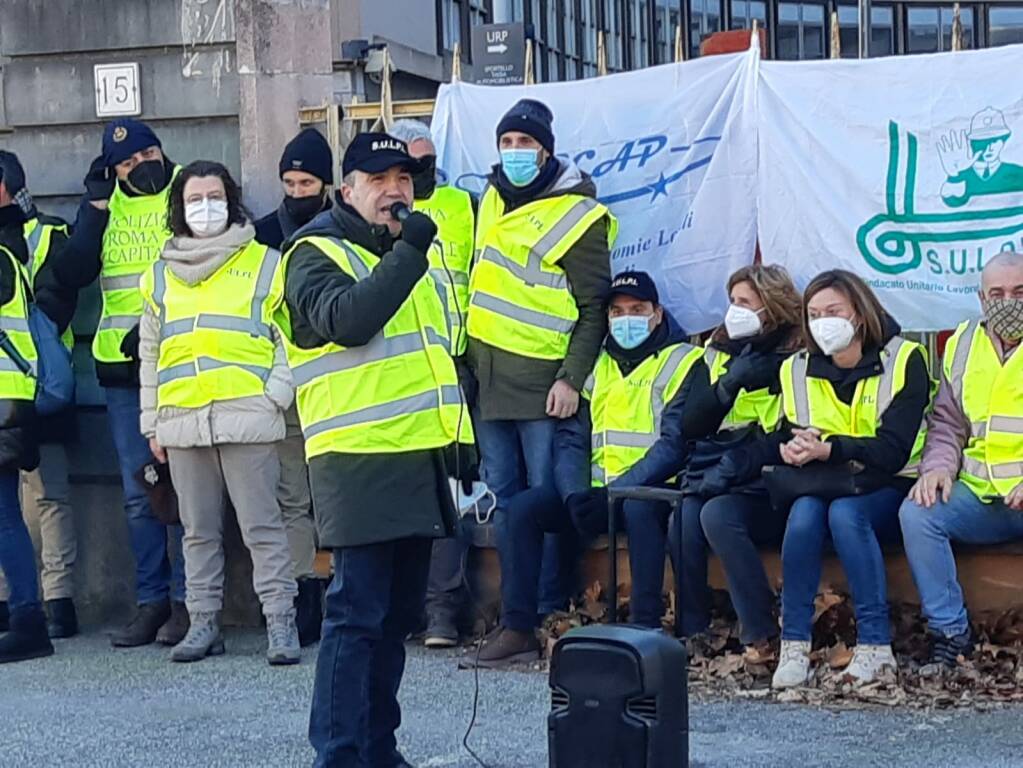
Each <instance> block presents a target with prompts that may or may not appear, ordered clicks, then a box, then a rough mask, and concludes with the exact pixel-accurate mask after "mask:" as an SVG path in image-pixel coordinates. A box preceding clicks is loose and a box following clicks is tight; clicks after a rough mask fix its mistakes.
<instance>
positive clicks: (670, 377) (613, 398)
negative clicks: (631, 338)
mask: <svg viewBox="0 0 1023 768" xmlns="http://www.w3.org/2000/svg"><path fill="white" fill-rule="evenodd" d="M702 357H703V348H702V347H694V346H693V345H691V344H686V343H684V342H683V343H679V344H672V345H671V346H668V347H665V348H664V349H662V350H660V351H659V352H658V353H657V354H654V355H650V356H649V357H647V358H646V359H645V360H644V361H643V362H641V363H640V364H639V365H637V366H636V367H635V368H633V369H632V371H630V372H629V375H628V376H623V375H622V372H621V369H619V367H618V363H616V362H615V360H614V358H612V357H611V355H609V354H608V353H607V350H602V351H601V353H600V356H599V357H598V358H597V364H596V366H594V369H593V373H592V374H591V375H590V377H589V378H588V379H587V381H586V384H585V385H584V387H583V396H584V397H586V398H588V399H589V401H590V419H591V421H592V423H593V429H592V432H591V435H590V461H591V470H592V477H591V480H592V483H593V486H594V487H600V486H604V485H607V484H608V483H610V482H611V481H612V480H614V479H615V478H617V477H619V476H621V475H623V474H625V473H626V472H627V471H628V470H629V469H630V468H631V467H632V466H633V465H634V464H635V463H636V462H638V461H639V460H640V459H642V458H643V456H645V455H646V452H647V451H648V450H650V447H651V446H652V445H653V444H654V443H655V442H656V441H657V438H658V437H659V436H660V433H661V415H662V413H663V412H664V408H665V407H666V406H667V405H668V403H669V402H671V399H672V398H673V397H674V396H675V394H676V393H677V392H678V390H679V387H681V386H682V382H683V381H685V378H686V376H687V375H688V374H689V371H690V369H692V367H693V366H694V365H695V364H696V363H697V362H699V360H700V358H702Z"/></svg>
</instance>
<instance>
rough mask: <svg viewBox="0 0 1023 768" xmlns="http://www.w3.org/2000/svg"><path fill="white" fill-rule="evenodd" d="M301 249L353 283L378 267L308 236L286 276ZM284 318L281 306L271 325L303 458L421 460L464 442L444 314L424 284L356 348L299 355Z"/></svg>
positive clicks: (466, 424) (464, 420) (356, 251)
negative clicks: (278, 340)
mask: <svg viewBox="0 0 1023 768" xmlns="http://www.w3.org/2000/svg"><path fill="white" fill-rule="evenodd" d="M303 244H308V245H312V246H315V247H316V248H317V249H319V250H320V251H321V252H322V253H323V254H324V255H325V256H327V257H329V258H330V259H331V260H332V261H333V262H334V263H335V264H337V266H338V267H339V268H340V269H341V270H342V271H343V272H345V273H346V274H347V275H349V276H351V277H353V278H354V279H355V280H357V281H358V280H364V279H366V278H367V277H369V275H370V274H371V273H372V270H373V269H374V268H375V267H376V265H377V264H378V263H379V261H380V260H379V258H378V257H377V256H375V255H374V254H373V253H371V252H369V251H367V250H365V249H363V248H361V247H359V246H356V245H354V244H351V243H349V242H346V241H340V242H339V241H337V240H333V239H330V238H325V237H316V236H314V237H305V238H302V239H300V240H299V241H298V242H296V243H295V245H294V246H293V247H292V249H290V250H289V252H288V253H287V254H286V255H285V257H284V259H285V267H284V269H285V271H286V263H287V260H288V259H289V258H290V257H291V254H292V253H294V251H295V248H298V247H299V246H300V245H303ZM289 312H290V310H289V309H288V306H287V304H286V303H285V302H283V301H281V302H280V304H279V306H278V315H279V317H280V320H281V322H280V325H281V327H282V328H283V329H284V330H285V337H286V343H285V348H286V349H287V352H288V364H289V366H290V367H291V370H292V375H293V376H294V379H295V386H296V389H297V395H296V399H297V402H298V412H299V418H300V420H301V423H302V431H303V434H304V436H305V444H306V456H307V457H308V458H310V459H311V458H313V457H315V456H319V455H322V454H325V453H358V454H370V453H398V452H407V451H414V450H426V449H431V448H440V447H443V446H446V445H449V444H451V443H452V442H455V440H456V439H461V438H462V437H464V438H465V439H466V440H471V439H472V428H471V423H470V420H469V416H468V413H467V412H466V410H465V409H464V405H463V401H462V397H461V392H460V390H459V388H458V375H457V373H456V372H455V366H454V363H453V361H452V360H451V356H450V355H449V354H448V351H447V345H448V339H447V335H446V329H447V317H446V312H445V308H444V305H442V304H441V300H440V299H439V297H438V294H437V291H436V289H435V286H434V283H433V278H432V277H430V275H428V274H427V275H425V276H424V277H423V278H422V279H421V280H420V281H419V282H417V283H416V285H415V287H414V288H413V289H412V292H411V294H410V296H409V298H408V299H407V300H406V301H405V302H403V303H402V305H401V306H400V307H399V308H398V311H397V312H395V314H394V315H393V316H392V317H391V319H390V320H388V321H387V323H386V324H385V326H384V328H383V330H382V331H381V332H380V333H378V334H377V335H376V336H374V337H373V339H371V340H370V342H369V343H368V344H365V345H362V346H358V347H343V346H341V345H338V344H333V343H327V344H323V345H321V346H319V347H315V348H312V349H302V348H300V347H298V346H296V345H295V344H294V342H293V339H292V338H291V330H290V329H291V322H290V317H289ZM459 427H461V429H462V432H463V434H462V435H459Z"/></svg>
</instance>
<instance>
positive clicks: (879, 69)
mask: <svg viewBox="0 0 1023 768" xmlns="http://www.w3.org/2000/svg"><path fill="white" fill-rule="evenodd" d="M1021 64H1023V47H1021V46H1012V47H1006V48H995V49H991V50H984V51H970V52H961V53H947V54H936V55H931V56H905V57H902V56H900V57H898V58H886V59H874V60H869V61H820V62H800V63H784V62H769V61H765V62H763V63H762V64H761V65H760V84H759V88H758V94H757V99H758V107H759V117H758V120H757V124H758V127H759V141H760V162H759V192H758V209H759V232H760V248H761V252H762V254H763V259H764V261H765V262H768V263H770V262H779V263H782V264H786V265H787V266H788V267H789V269H790V270H791V271H792V273H793V276H794V277H796V278H797V280H798V281H799V282H800V284H805V283H806V281H808V280H809V279H810V278H812V277H813V276H814V275H815V274H817V273H818V272H820V271H822V270H824V269H829V268H834V267H842V268H845V269H848V270H851V271H853V272H856V273H857V274H859V275H862V276H863V277H865V278H866V279H867V280H868V281H869V282H870V284H871V285H872V286H873V287H874V288H875V290H876V291H877V292H878V295H879V297H880V299H881V301H882V302H883V303H884V305H885V307H886V308H887V309H888V311H889V312H891V313H892V314H893V315H894V316H895V318H896V319H897V320H898V321H899V322H900V323H901V324H902V326H903V328H905V329H907V330H940V329H946V328H952V327H954V326H955V325H956V324H957V323H958V322H960V321H961V320H963V319H965V318H968V317H973V316H976V315H977V314H978V313H979V311H980V307H979V304H978V301H977V296H976V290H977V288H978V285H979V282H980V270H981V268H982V267H983V266H984V263H985V261H986V260H988V259H990V258H991V257H992V256H993V255H994V254H996V253H998V252H999V251H1002V250H1016V251H1021V250H1023V98H1021V96H1020V89H1019V88H1017V87H1014V86H1013V83H1014V82H1015V79H1014V78H1015V76H1016V74H1017V73H1018V72H1019V69H1020V65H1021Z"/></svg>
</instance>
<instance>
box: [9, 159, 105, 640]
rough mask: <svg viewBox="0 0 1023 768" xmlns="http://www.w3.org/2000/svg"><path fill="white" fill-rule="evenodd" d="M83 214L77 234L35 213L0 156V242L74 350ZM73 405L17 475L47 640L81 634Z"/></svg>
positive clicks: (92, 235) (21, 179)
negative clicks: (37, 545) (34, 462)
mask: <svg viewBox="0 0 1023 768" xmlns="http://www.w3.org/2000/svg"><path fill="white" fill-rule="evenodd" d="M86 208H88V211H84V212H83V211H82V210H80V211H79V217H78V221H77V223H76V228H75V231H72V229H71V227H70V225H68V223H67V222H66V221H64V220H63V219H60V218H57V217H56V216H47V215H45V214H42V213H40V212H39V211H38V209H37V208H36V206H35V203H34V202H33V200H32V196H31V195H30V194H29V191H28V187H27V179H26V176H25V170H24V168H23V167H22V164H21V162H20V160H19V159H18V157H17V156H16V155H15V154H14V153H12V152H6V151H0V245H2V246H4V247H6V248H7V249H8V250H9V251H10V252H11V253H12V254H14V256H15V257H16V258H17V260H18V261H19V262H21V264H22V265H23V266H24V267H25V272H26V276H27V277H28V279H29V281H30V284H31V286H32V299H33V300H34V302H35V304H36V305H37V306H38V307H39V308H40V309H41V310H42V311H43V313H44V314H45V315H46V316H47V317H48V318H49V319H50V320H52V321H53V323H54V325H56V326H57V330H58V331H59V332H61V334H62V337H63V340H64V343H65V344H66V345H67V347H68V349H70V348H71V347H73V346H74V334H73V333H72V332H71V317H72V315H74V313H75V308H76V306H77V304H78V288H77V285H76V284H75V283H74V281H69V280H68V278H67V273H68V272H69V271H70V272H72V273H73V272H74V270H75V269H76V258H75V255H74V247H75V245H76V243H79V242H84V243H86V245H88V244H92V245H93V246H95V245H97V244H98V243H99V242H100V240H101V239H102V236H103V230H102V227H99V226H96V225H95V224H91V223H90V222H91V221H92V217H90V216H89V212H91V210H92V209H91V207H89V206H87V205H86ZM73 411H74V408H73V407H71V408H69V409H68V411H67V412H63V413H57V414H52V415H50V416H46V417H40V418H39V419H38V420H37V421H36V425H35V427H36V428H35V436H36V439H37V441H38V443H39V467H38V468H37V469H35V470H33V471H31V472H22V474H21V481H22V482H21V486H22V488H21V492H22V501H23V503H24V508H25V517H26V519H30V520H34V521H35V522H37V524H38V526H39V534H40V538H41V539H42V552H41V555H42V557H41V560H42V564H43V568H42V588H43V597H44V599H45V602H44V608H45V609H46V619H47V629H48V631H49V634H50V637H55V638H64V637H71V636H72V635H74V634H76V633H77V632H78V617H77V614H76V612H75V604H74V565H75V559H76V555H77V549H78V548H77V542H76V538H75V521H74V517H73V515H72V511H71V489H70V487H69V483H68V456H67V450H66V448H65V446H66V444H67V443H68V442H70V441H72V440H74V439H75V436H76V432H77V429H76V427H77V425H76V420H75V418H74V413H73ZM7 596H8V589H7V584H6V582H5V581H4V579H3V578H2V576H0V632H3V631H5V630H6V628H7V626H6V625H7V604H6V599H7Z"/></svg>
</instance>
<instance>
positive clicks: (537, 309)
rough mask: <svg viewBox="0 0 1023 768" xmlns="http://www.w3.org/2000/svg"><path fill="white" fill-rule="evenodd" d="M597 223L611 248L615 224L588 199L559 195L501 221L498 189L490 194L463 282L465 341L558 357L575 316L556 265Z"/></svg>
mask: <svg viewBox="0 0 1023 768" xmlns="http://www.w3.org/2000/svg"><path fill="white" fill-rule="evenodd" d="M601 220H606V221H607V228H608V247H609V248H610V246H611V245H612V244H613V242H614V238H615V236H616V234H617V222H616V221H615V219H614V217H613V216H612V215H611V213H610V212H609V211H608V210H607V208H606V207H604V206H603V205H601V204H600V203H598V202H597V201H596V200H594V199H593V198H589V197H583V196H581V195H574V194H566V195H559V196H555V197H550V198H544V199H541V200H536V201H533V202H531V203H527V204H526V205H523V206H521V207H520V208H516V209H515V210H514V211H511V212H509V213H507V214H506V213H505V211H504V203H503V202H502V201H501V198H500V195H499V194H498V192H497V190H495V189H493V188H488V189H487V191H486V193H485V194H484V197H483V201H482V202H481V204H480V213H479V220H478V223H477V236H476V245H477V248H478V251H477V256H476V262H475V264H474V265H473V268H472V274H471V276H470V280H469V312H468V318H467V328H468V333H469V336H471V337H472V338H475V339H478V340H480V341H482V342H484V343H486V344H489V345H491V346H494V347H497V348H498V349H503V350H505V351H506V352H511V353H513V354H518V355H522V356H524V357H532V358H537V359H543V360H558V359H561V358H563V357H564V356H565V353H566V351H567V350H568V342H569V339H570V337H571V334H572V331H573V329H574V328H575V323H576V320H577V319H578V317H579V309H578V307H577V305H576V302H575V299H574V298H573V296H572V292H571V290H570V287H569V284H568V278H567V276H566V275H565V272H564V270H563V269H562V268H561V266H560V265H559V262H560V261H561V259H562V257H564V255H565V254H566V253H567V252H568V250H569V249H570V248H571V247H572V246H573V245H575V244H576V243H577V242H578V241H579V239H580V238H581V237H582V236H583V235H584V234H585V233H586V231H587V230H588V229H589V228H590V227H591V226H593V225H594V224H595V223H597V222H599V221H601Z"/></svg>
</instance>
